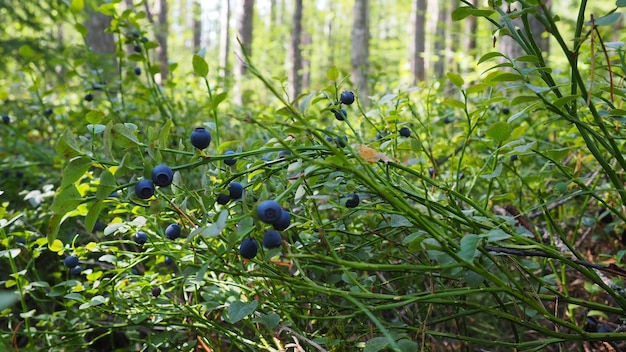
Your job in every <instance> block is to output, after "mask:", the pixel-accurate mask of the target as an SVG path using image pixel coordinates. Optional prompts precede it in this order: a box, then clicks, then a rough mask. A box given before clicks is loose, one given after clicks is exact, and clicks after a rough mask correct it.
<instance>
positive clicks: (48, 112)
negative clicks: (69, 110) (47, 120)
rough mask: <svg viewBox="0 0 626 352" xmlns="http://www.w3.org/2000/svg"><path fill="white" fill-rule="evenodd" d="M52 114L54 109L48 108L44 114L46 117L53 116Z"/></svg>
mask: <svg viewBox="0 0 626 352" xmlns="http://www.w3.org/2000/svg"><path fill="white" fill-rule="evenodd" d="M52 113H53V111H52V108H47V109H46V111H44V114H45V115H46V116H50V115H52Z"/></svg>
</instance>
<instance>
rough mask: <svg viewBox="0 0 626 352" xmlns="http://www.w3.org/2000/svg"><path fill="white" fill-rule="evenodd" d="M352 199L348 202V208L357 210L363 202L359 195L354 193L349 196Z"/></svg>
mask: <svg viewBox="0 0 626 352" xmlns="http://www.w3.org/2000/svg"><path fill="white" fill-rule="evenodd" d="M349 197H350V199H348V200H346V208H356V207H357V206H358V205H359V202H360V201H361V200H360V199H359V196H358V195H357V194H354V193H352V194H351V195H349Z"/></svg>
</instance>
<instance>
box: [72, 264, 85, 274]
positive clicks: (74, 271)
mask: <svg viewBox="0 0 626 352" xmlns="http://www.w3.org/2000/svg"><path fill="white" fill-rule="evenodd" d="M82 272H83V268H81V267H80V265H76V266H75V267H73V268H71V269H70V276H78V275H80V273H82Z"/></svg>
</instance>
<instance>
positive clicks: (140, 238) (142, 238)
mask: <svg viewBox="0 0 626 352" xmlns="http://www.w3.org/2000/svg"><path fill="white" fill-rule="evenodd" d="M133 240H134V241H135V243H137V244H138V245H142V244H144V243H146V242H148V235H146V233H145V232H143V231H139V232H137V233H136V234H135V236H134V237H133Z"/></svg>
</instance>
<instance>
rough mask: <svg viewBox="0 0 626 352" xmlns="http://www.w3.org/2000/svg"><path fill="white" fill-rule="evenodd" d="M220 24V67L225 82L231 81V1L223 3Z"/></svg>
mask: <svg viewBox="0 0 626 352" xmlns="http://www.w3.org/2000/svg"><path fill="white" fill-rule="evenodd" d="M220 18H221V21H222V22H221V23H220V67H221V68H222V77H223V78H225V80H224V82H226V83H227V82H228V81H230V79H229V75H230V69H229V67H228V54H229V51H230V25H229V22H230V0H225V1H223V2H222V8H221V14H220Z"/></svg>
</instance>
